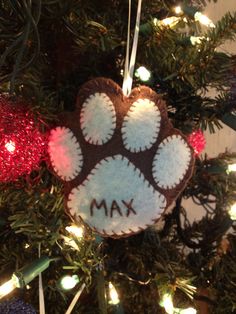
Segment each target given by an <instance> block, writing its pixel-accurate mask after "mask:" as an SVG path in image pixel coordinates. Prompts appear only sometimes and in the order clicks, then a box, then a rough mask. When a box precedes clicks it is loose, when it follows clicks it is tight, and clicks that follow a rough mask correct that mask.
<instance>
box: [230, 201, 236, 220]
mask: <svg viewBox="0 0 236 314" xmlns="http://www.w3.org/2000/svg"><path fill="white" fill-rule="evenodd" d="M229 216H230V219H232V220H236V203H234V204H233V205H232V206H231V208H230V210H229Z"/></svg>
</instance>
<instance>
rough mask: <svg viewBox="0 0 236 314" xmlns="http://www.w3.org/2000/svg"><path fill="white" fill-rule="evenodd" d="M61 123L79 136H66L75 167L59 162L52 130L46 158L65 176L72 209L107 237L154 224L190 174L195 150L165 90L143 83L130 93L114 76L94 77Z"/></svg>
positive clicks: (77, 215) (70, 212)
mask: <svg viewBox="0 0 236 314" xmlns="http://www.w3.org/2000/svg"><path fill="white" fill-rule="evenodd" d="M60 121H61V122H60V125H59V126H58V127H60V128H63V130H70V132H73V134H74V135H73V136H71V140H69V137H67V138H66V140H64V145H65V152H66V154H65V155H66V156H67V158H68V160H67V162H66V163H65V169H66V168H67V165H68V164H71V169H73V171H72V170H71V171H68V170H65V169H64V165H63V164H64V161H63V160H61V161H60V162H57V163H55V160H58V158H59V156H58V155H59V153H58V151H59V150H57V149H54V150H52V149H51V150H50V147H52V146H53V145H55V144H54V143H53V142H54V141H55V140H54V138H53V136H51V137H50V143H49V156H50V159H51V161H52V168H53V171H54V172H55V173H56V174H57V175H58V176H59V177H61V179H63V180H64V181H65V191H66V202H67V209H68V213H69V215H71V216H73V219H75V220H82V221H84V222H85V223H86V224H87V225H89V226H90V227H91V228H92V229H93V230H94V231H96V232H98V233H100V234H101V235H103V236H111V237H121V236H129V235H131V234H134V233H137V232H139V231H141V230H144V229H145V228H147V226H149V225H151V224H154V223H155V222H156V221H157V220H158V219H160V217H161V216H162V215H163V213H164V211H165V209H166V208H167V207H168V206H169V205H170V204H171V203H173V201H174V200H175V199H176V198H177V196H178V195H179V193H180V192H181V191H182V190H183V189H184V187H185V185H186V183H187V181H188V180H189V179H190V177H191V174H192V170H193V166H194V156H193V150H192V148H191V147H190V146H189V144H188V142H187V140H186V138H185V137H184V135H183V134H182V133H181V132H180V131H179V130H177V129H175V128H173V126H172V124H171V122H170V121H169V119H168V117H167V110H166V105H165V102H164V101H163V100H162V99H161V97H160V95H158V94H156V93H155V92H154V91H153V90H151V89H150V88H148V87H146V86H140V87H138V88H135V89H133V90H132V92H131V94H130V96H129V97H126V96H124V95H123V92H122V90H121V88H120V87H119V86H118V85H117V84H116V83H114V82H113V81H112V80H109V79H105V78H97V79H94V80H91V81H89V82H87V83H85V84H84V85H83V86H82V88H81V89H80V91H79V93H78V97H77V104H76V110H75V112H73V113H64V114H63V115H62V116H61V117H60ZM58 127H57V128H58ZM57 128H55V129H54V130H52V131H51V134H53V132H54V131H55V130H57ZM70 135H71V134H70ZM74 137H76V140H74ZM72 141H73V143H74V144H72ZM59 143H60V145H61V143H63V141H61V142H60V141H59ZM60 145H59V146H60ZM73 145H74V146H75V148H74V149H75V151H76V153H74V152H72V151H73V148H72V146H73ZM70 154H71V156H70ZM71 173H73V175H71ZM75 174H76V175H75ZM67 178H69V180H67ZM66 180H67V181H66Z"/></svg>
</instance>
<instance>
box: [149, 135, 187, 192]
mask: <svg viewBox="0 0 236 314" xmlns="http://www.w3.org/2000/svg"><path fill="white" fill-rule="evenodd" d="M190 161H191V150H190V148H189V146H188V145H187V143H186V142H185V141H184V139H183V138H182V137H181V136H180V135H172V136H168V137H167V138H165V139H164V140H163V141H162V143H161V144H160V146H159V147H158V150H157V152H156V155H155V157H154V160H153V165H152V172H153V177H154V180H155V182H156V183H157V185H158V186H159V187H161V188H164V189H171V188H174V187H175V186H176V185H178V184H179V183H180V182H181V180H182V179H183V177H184V176H185V174H186V172H187V170H188V168H189V164H190Z"/></svg>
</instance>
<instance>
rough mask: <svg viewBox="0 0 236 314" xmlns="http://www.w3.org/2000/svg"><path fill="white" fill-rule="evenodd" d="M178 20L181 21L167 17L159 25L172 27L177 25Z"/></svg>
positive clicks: (178, 18)
mask: <svg viewBox="0 0 236 314" xmlns="http://www.w3.org/2000/svg"><path fill="white" fill-rule="evenodd" d="M180 20H181V18H180V17H176V16H171V17H167V18H166V19H163V20H162V21H161V23H162V24H163V25H165V26H170V27H174V26H175V25H176V24H178V23H179V21H180Z"/></svg>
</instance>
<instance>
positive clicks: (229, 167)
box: [228, 164, 236, 172]
mask: <svg viewBox="0 0 236 314" xmlns="http://www.w3.org/2000/svg"><path fill="white" fill-rule="evenodd" d="M232 171H236V164H232V165H228V172H232Z"/></svg>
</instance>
